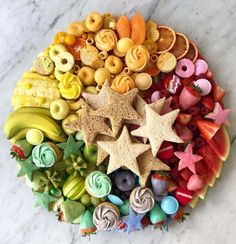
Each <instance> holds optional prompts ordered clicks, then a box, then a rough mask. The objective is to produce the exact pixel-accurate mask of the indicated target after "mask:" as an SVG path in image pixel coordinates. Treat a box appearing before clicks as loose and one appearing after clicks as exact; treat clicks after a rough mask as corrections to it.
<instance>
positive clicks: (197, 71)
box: [194, 59, 208, 76]
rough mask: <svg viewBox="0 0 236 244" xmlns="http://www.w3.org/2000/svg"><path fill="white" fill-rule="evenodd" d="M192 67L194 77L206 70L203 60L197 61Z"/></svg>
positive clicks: (206, 66)
mask: <svg viewBox="0 0 236 244" xmlns="http://www.w3.org/2000/svg"><path fill="white" fill-rule="evenodd" d="M194 65H195V72H194V75H196V76H198V75H201V74H205V73H206V72H207V70H208V64H207V62H206V61H205V60H203V59H197V60H196V62H195V63H194Z"/></svg>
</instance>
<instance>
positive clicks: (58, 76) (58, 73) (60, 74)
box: [54, 68, 66, 81]
mask: <svg viewBox="0 0 236 244" xmlns="http://www.w3.org/2000/svg"><path fill="white" fill-rule="evenodd" d="M65 73H66V72H62V71H60V70H59V69H57V68H55V69H54V76H55V77H56V79H57V80H58V81H61V80H62V77H63V75H64V74H65Z"/></svg>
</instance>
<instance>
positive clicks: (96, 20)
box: [85, 12, 103, 32]
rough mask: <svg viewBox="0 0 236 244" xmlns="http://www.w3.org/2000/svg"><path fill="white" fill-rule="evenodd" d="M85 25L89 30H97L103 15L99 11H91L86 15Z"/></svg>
mask: <svg viewBox="0 0 236 244" xmlns="http://www.w3.org/2000/svg"><path fill="white" fill-rule="evenodd" d="M85 26H86V28H87V29H88V30H89V31H92V32H96V31H99V30H100V29H101V28H102V26H103V17H102V16H101V15H100V14H99V13H97V12H93V13H91V14H89V15H88V16H87V18H86V20H85Z"/></svg>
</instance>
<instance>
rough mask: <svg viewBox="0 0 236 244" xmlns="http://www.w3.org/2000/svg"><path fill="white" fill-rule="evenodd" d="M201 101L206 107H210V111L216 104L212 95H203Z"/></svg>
mask: <svg viewBox="0 0 236 244" xmlns="http://www.w3.org/2000/svg"><path fill="white" fill-rule="evenodd" d="M201 103H202V105H203V106H204V107H206V108H208V109H209V110H210V111H212V110H213V108H214V104H215V103H214V101H213V99H212V97H211V96H204V97H202V99H201Z"/></svg>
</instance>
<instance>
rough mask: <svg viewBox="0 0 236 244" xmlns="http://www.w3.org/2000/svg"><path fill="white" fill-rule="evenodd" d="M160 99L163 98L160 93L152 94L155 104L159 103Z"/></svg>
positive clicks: (152, 100)
mask: <svg viewBox="0 0 236 244" xmlns="http://www.w3.org/2000/svg"><path fill="white" fill-rule="evenodd" d="M160 98H161V96H160V92H159V91H155V92H153V93H152V96H151V102H152V103H154V102H156V101H158V100H159V99H160Z"/></svg>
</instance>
